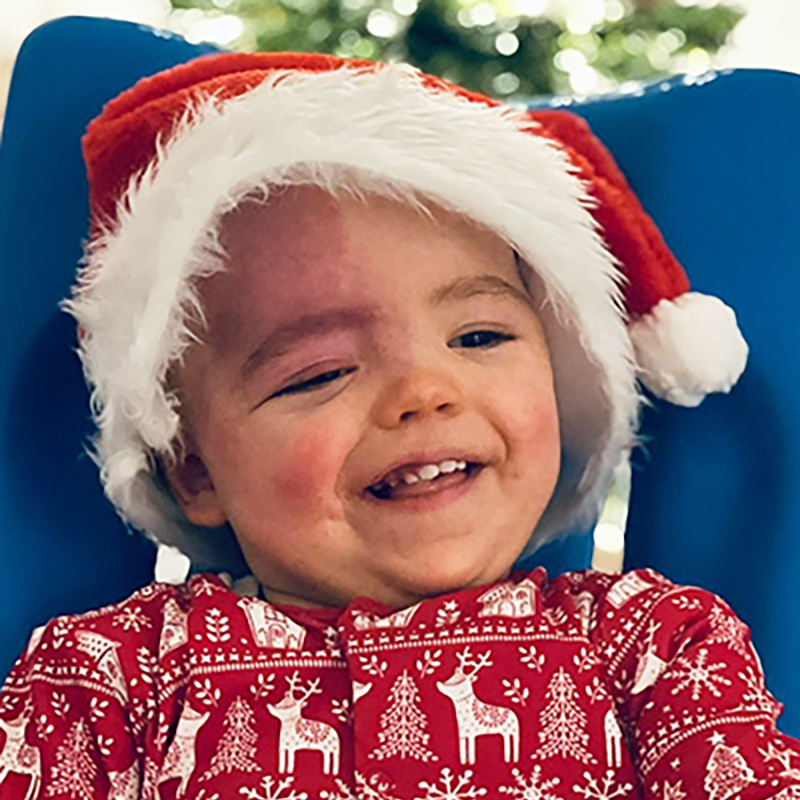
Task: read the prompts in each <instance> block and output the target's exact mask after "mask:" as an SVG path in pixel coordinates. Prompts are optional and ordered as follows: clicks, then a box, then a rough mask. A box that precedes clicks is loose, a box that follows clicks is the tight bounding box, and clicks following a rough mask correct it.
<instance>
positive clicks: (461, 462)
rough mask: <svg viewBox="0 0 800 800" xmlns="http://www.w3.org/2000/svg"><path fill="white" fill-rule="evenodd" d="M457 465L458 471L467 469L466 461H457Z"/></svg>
mask: <svg viewBox="0 0 800 800" xmlns="http://www.w3.org/2000/svg"><path fill="white" fill-rule="evenodd" d="M457 463H458V468H459V469H466V468H467V462H466V461H459V462H457Z"/></svg>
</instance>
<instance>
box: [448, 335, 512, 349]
mask: <svg viewBox="0 0 800 800" xmlns="http://www.w3.org/2000/svg"><path fill="white" fill-rule="evenodd" d="M515 338H516V337H515V336H511V335H510V334H507V333H500V332H499V331H470V332H469V333H463V334H461V336H457V337H456V338H455V339H454V340H453V341H456V342H461V343H462V344H461V347H466V348H469V349H475V348H479V347H480V348H483V349H489V348H491V347H496V346H497V345H499V344H502V343H503V342H510V341H512V340H513V339H515Z"/></svg>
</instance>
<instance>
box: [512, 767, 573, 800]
mask: <svg viewBox="0 0 800 800" xmlns="http://www.w3.org/2000/svg"><path fill="white" fill-rule="evenodd" d="M511 774H512V775H513V776H514V780H515V781H516V783H517V785H516V786H500V787H499V791H500V793H501V794H507V795H510V796H511V797H517V798H520V800H562V798H561V797H560V796H559V795H556V794H553V793H552V792H551V791H550V789H552V788H553V787H554V786H558V784H559V783H561V779H560V778H550V779H549V780H543V779H542V768H541V767H540V766H539V765H538V764H537V765H536V766H535V767H534V768H533V771H532V772H531V776H530V778H527V779H526V778H525V776H524V775H523V774H522V772H521V771H520V770H519V769H517V768H516V767H513V768H512V769H511Z"/></svg>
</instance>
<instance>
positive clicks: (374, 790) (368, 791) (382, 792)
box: [319, 770, 399, 800]
mask: <svg viewBox="0 0 800 800" xmlns="http://www.w3.org/2000/svg"><path fill="white" fill-rule="evenodd" d="M355 779H356V786H355V791H353V789H351V788H350V787H349V786H348V785H347V784H346V783H345V782H344V781H343V780H342V779H341V778H336V785H337V786H338V787H339V791H338V792H328V791H326V790H325V789H323V790H322V791H321V792H320V793H319V796H320V798H322V800H399V798H397V797H395V795H394V794H392V785H391V784H390V783H389V782H388V781H386V780H384V779H382V778H381V777H380V775H370V776H369V777H367V776H366V775H364V774H363V773H361V772H359V771H358V770H356V772H355Z"/></svg>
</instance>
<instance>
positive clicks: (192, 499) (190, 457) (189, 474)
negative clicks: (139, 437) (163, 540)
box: [159, 436, 228, 528]
mask: <svg viewBox="0 0 800 800" xmlns="http://www.w3.org/2000/svg"><path fill="white" fill-rule="evenodd" d="M159 471H160V473H161V476H162V478H163V480H164V482H165V483H166V485H167V486H168V487H169V490H170V491H171V492H172V496H173V497H174V498H175V501H176V502H177V503H178V505H180V507H181V508H182V509H183V513H184V514H185V515H186V518H187V519H188V520H189V521H190V522H193V523H194V524H195V525H200V526H202V527H204V528H219V527H222V526H223V525H224V524H225V523H226V522H227V521H228V518H227V515H226V514H225V511H224V510H223V508H222V504H221V503H220V499H219V496H218V495H217V490H216V488H215V486H214V482H213V481H212V480H211V475H210V474H209V472H208V468H207V467H206V465H205V462H204V461H203V459H202V458H201V457H200V455H199V453H198V452H197V448H196V447H195V446H194V442H193V441H192V440H191V437H190V436H184V441H183V442H182V443H181V445H180V446H179V447H178V452H177V454H176V458H175V459H167V458H163V457H161V456H159Z"/></svg>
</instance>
